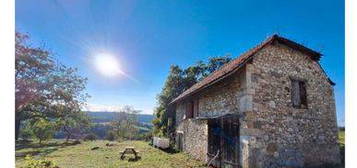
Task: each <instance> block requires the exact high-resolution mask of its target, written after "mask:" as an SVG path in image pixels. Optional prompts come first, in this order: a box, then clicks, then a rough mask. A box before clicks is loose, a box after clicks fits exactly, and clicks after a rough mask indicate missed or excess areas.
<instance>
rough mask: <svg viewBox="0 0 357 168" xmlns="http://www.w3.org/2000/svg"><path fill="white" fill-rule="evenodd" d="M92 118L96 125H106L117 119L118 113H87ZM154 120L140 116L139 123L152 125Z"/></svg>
mask: <svg viewBox="0 0 357 168" xmlns="http://www.w3.org/2000/svg"><path fill="white" fill-rule="evenodd" d="M86 113H87V114H88V116H90V117H91V118H92V122H94V123H106V122H111V121H113V120H114V119H115V117H116V113H117V112H86ZM153 119H154V116H153V115H150V114H138V121H139V122H140V123H143V124H151V121H152V120H153Z"/></svg>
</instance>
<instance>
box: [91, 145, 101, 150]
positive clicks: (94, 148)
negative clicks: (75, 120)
mask: <svg viewBox="0 0 357 168" xmlns="http://www.w3.org/2000/svg"><path fill="white" fill-rule="evenodd" d="M97 149H99V147H98V146H96V147H93V148H92V149H91V150H97Z"/></svg>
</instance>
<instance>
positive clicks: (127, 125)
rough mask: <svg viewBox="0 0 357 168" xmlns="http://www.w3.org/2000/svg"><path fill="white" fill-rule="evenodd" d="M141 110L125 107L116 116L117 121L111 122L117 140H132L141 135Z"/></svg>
mask: <svg viewBox="0 0 357 168" xmlns="http://www.w3.org/2000/svg"><path fill="white" fill-rule="evenodd" d="M139 113H140V111H139V110H135V109H134V108H133V107H131V106H125V107H124V108H123V109H122V110H121V111H120V112H118V113H117V115H116V120H114V121H113V122H111V126H112V129H113V130H112V131H113V132H114V133H115V134H116V137H117V138H122V139H129V140H132V139H133V138H134V137H137V135H138V133H139V129H138V127H137V126H138V119H137V115H138V114H139Z"/></svg>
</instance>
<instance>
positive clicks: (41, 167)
mask: <svg viewBox="0 0 357 168" xmlns="http://www.w3.org/2000/svg"><path fill="white" fill-rule="evenodd" d="M25 161H26V163H25V166H23V167H22V168H59V167H58V166H56V164H55V163H54V162H53V161H50V160H46V159H44V160H36V159H33V158H32V157H31V156H30V155H27V156H26V157H25Z"/></svg>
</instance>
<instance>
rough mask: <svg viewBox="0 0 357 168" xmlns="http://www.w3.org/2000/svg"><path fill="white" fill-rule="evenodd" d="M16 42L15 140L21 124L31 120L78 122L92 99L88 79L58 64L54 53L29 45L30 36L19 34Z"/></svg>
mask: <svg viewBox="0 0 357 168" xmlns="http://www.w3.org/2000/svg"><path fill="white" fill-rule="evenodd" d="M15 39H16V40H15V97H16V98H15V117H16V120H15V121H16V122H15V134H16V137H15V138H16V139H17V138H18V134H19V131H20V128H21V127H20V125H21V122H22V121H25V120H28V119H31V118H32V119H33V118H48V119H49V121H53V120H56V119H61V120H63V121H68V120H67V119H68V118H70V117H74V116H76V117H77V118H78V116H79V113H80V111H81V106H82V105H83V104H84V102H85V101H86V98H87V97H88V94H86V93H84V89H85V86H86V81H87V79H86V78H83V77H81V76H79V75H78V74H77V69H75V68H70V67H66V66H65V65H62V64H61V63H59V62H58V61H56V60H55V59H54V58H53V57H51V55H52V53H51V52H49V51H47V50H45V49H43V48H39V47H33V46H31V45H30V44H28V40H29V37H28V35H25V34H21V33H18V32H16V34H15ZM76 117H74V118H76ZM66 118H67V119H66ZM77 121H78V120H77ZM59 123H61V122H59Z"/></svg>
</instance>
